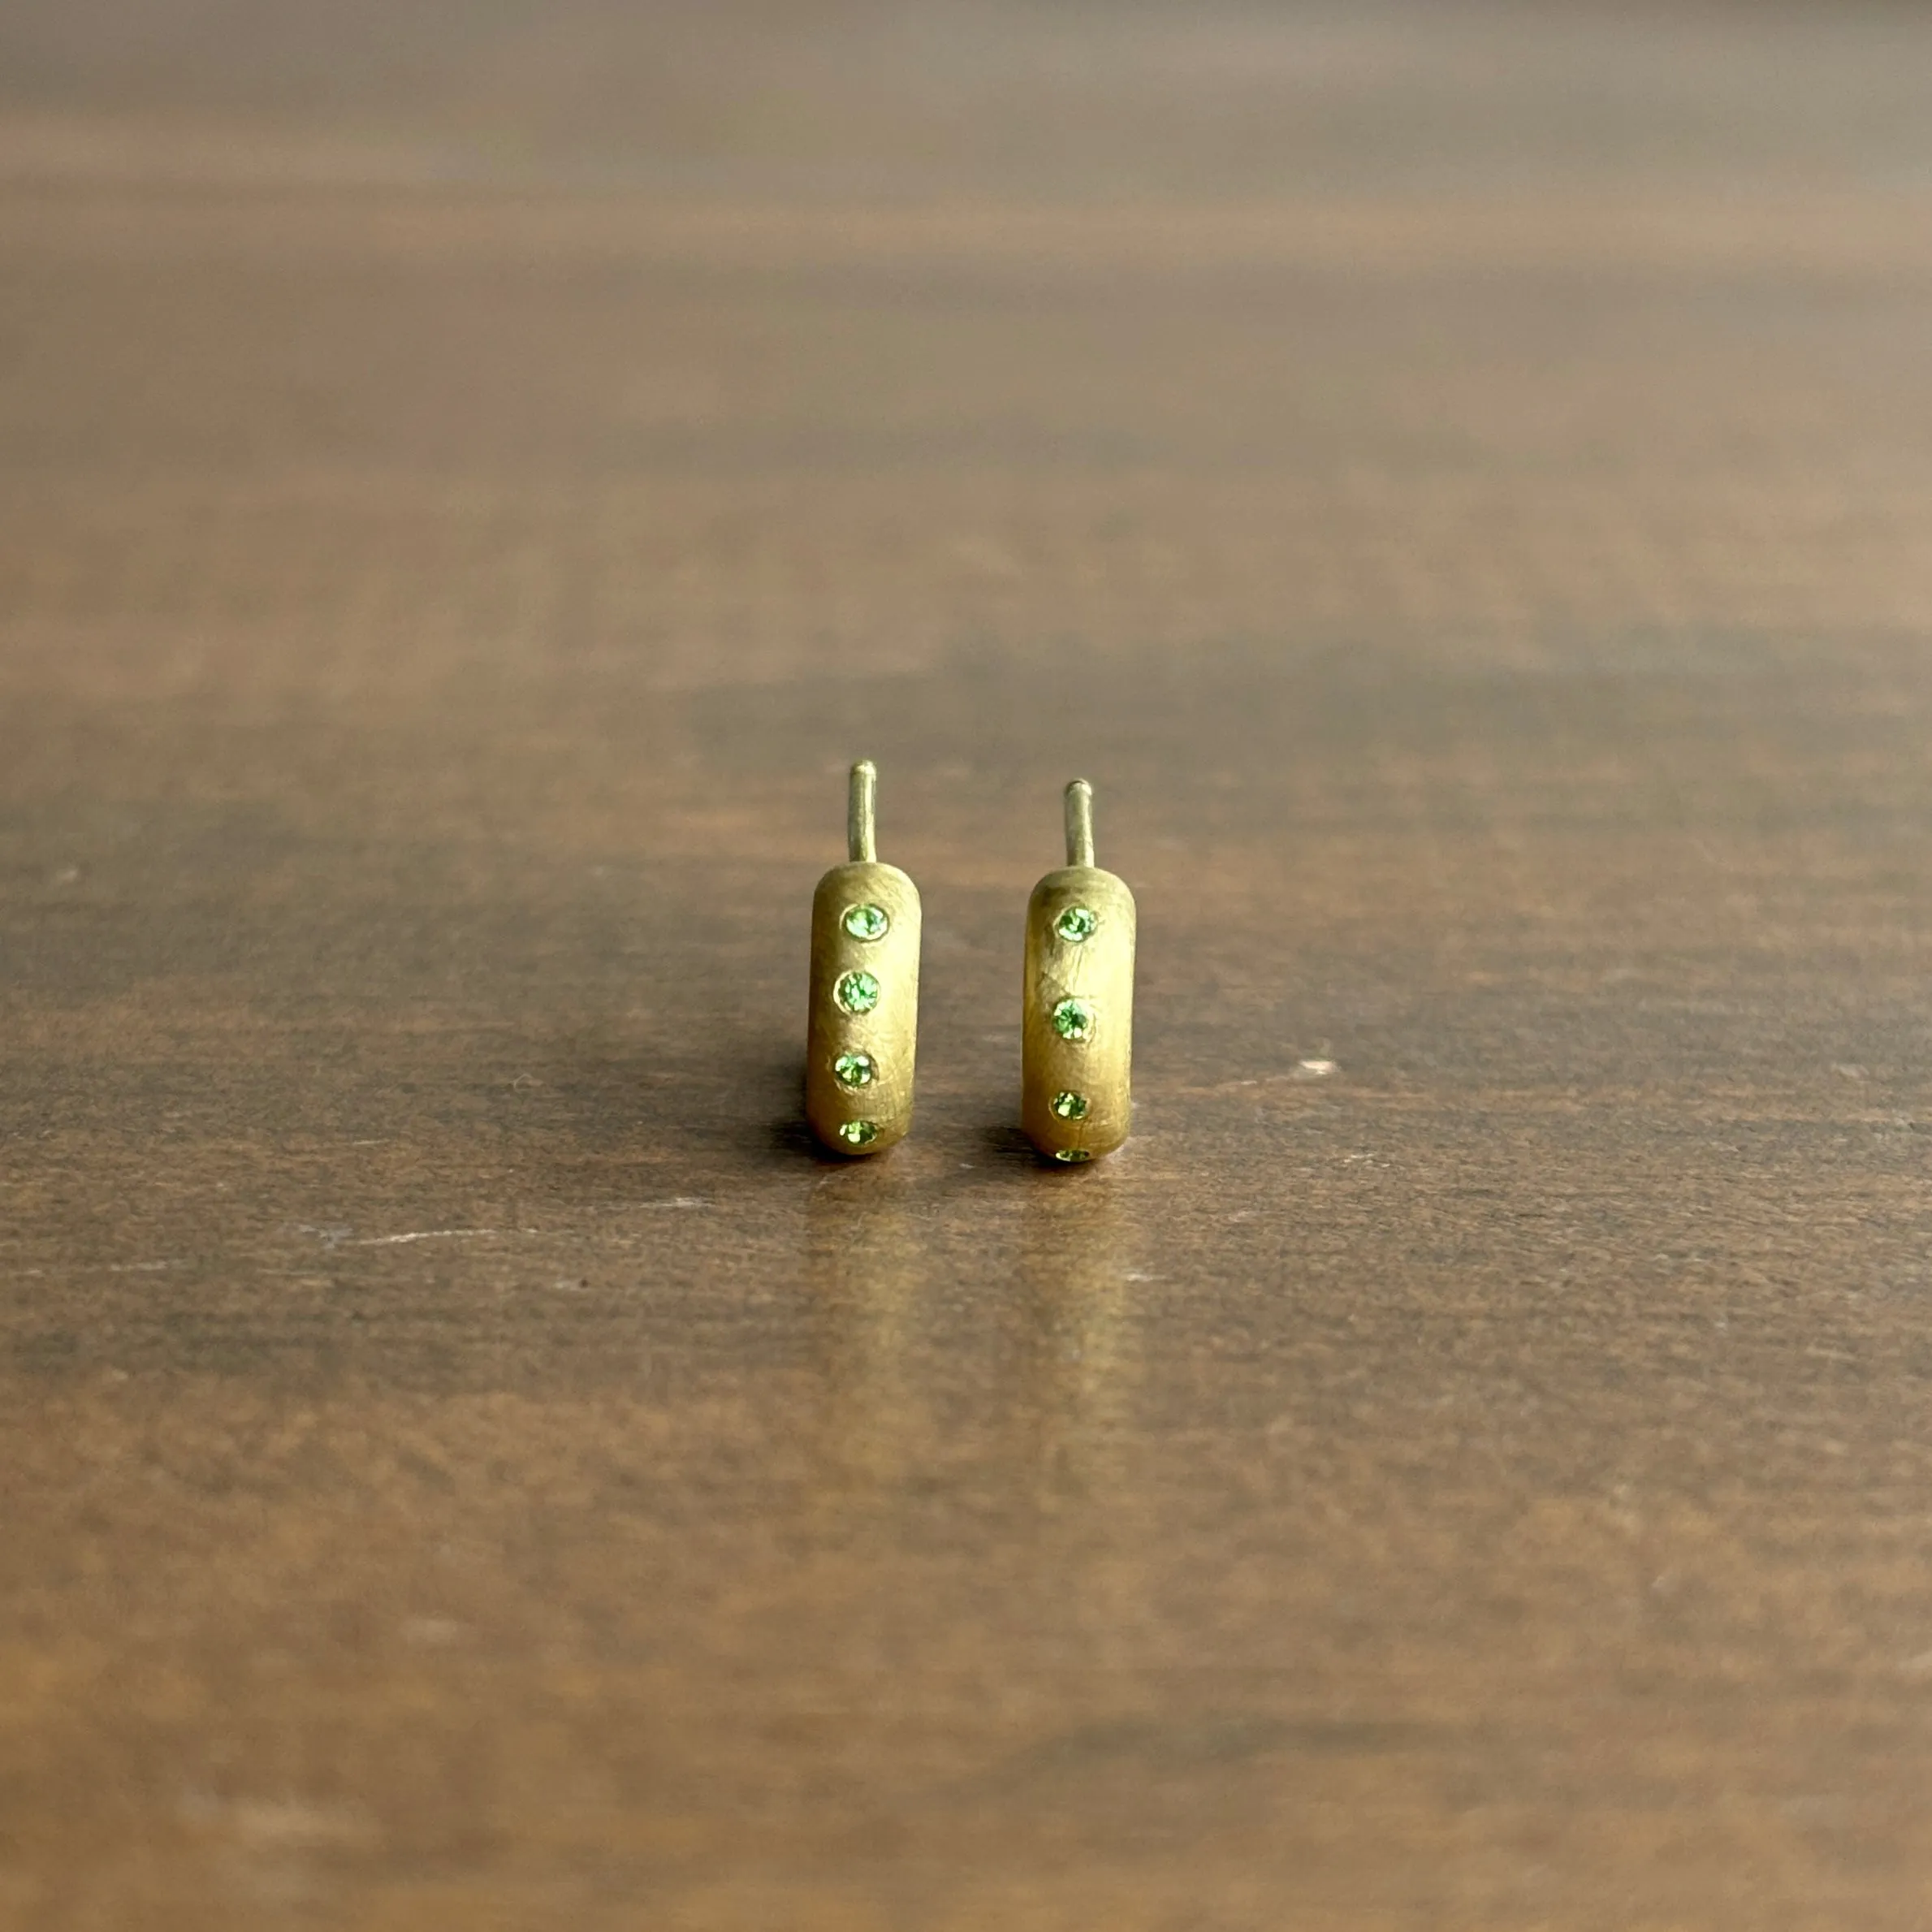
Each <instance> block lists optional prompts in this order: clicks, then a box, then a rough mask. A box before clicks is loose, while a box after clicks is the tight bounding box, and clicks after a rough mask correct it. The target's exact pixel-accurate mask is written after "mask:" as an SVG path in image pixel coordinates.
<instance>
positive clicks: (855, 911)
mask: <svg viewBox="0 0 1932 1932" xmlns="http://www.w3.org/2000/svg"><path fill="white" fill-rule="evenodd" d="M843 923H844V925H845V930H846V931H848V932H849V933H850V934H851V935H852V936H853V937H854V939H884V937H885V934H886V928H887V927H889V926H890V925H891V924H892V921H891V920H890V919H889V918H887V917H886V913H885V908H884V906H883V905H848V906H847V907H846V908H845V920H844V922H843Z"/></svg>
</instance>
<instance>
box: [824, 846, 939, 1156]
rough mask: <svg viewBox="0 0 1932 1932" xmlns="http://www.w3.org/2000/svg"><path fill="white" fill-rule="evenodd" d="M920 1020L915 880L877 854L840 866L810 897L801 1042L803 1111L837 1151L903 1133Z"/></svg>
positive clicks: (865, 1147) (866, 1148) (873, 1150)
mask: <svg viewBox="0 0 1932 1932" xmlns="http://www.w3.org/2000/svg"><path fill="white" fill-rule="evenodd" d="M854 843H855V844H856V843H858V840H857V839H856V837H855V839H854ZM918 1025H919V892H918V887H917V886H915V885H914V884H913V882H912V881H911V880H910V879H908V878H907V877H906V875H905V874H904V873H903V872H901V871H900V870H899V868H898V867H897V866H888V865H883V864H881V863H880V862H879V861H878V860H876V859H871V860H865V859H860V860H855V861H854V862H852V863H851V864H849V865H843V866H834V867H832V870H831V871H829V872H828V873H827V874H826V875H825V876H824V877H823V879H822V880H819V889H818V891H817V893H815V895H814V896H813V899H812V967H811V1014H810V1019H809V1021H808V1022H807V1024H806V1046H805V1052H806V1060H805V1116H806V1119H807V1120H808V1121H809V1122H810V1123H811V1130H812V1132H813V1133H814V1134H815V1135H817V1136H818V1138H819V1140H820V1141H822V1142H823V1143H824V1145H825V1146H826V1147H828V1148H830V1149H831V1150H832V1152H834V1153H836V1154H882V1153H884V1152H885V1150H886V1149H887V1148H889V1147H891V1146H892V1145H893V1143H894V1142H896V1141H900V1140H903V1139H905V1131H906V1129H907V1128H909V1127H910V1126H911V1125H912V1077H913V1056H914V1048H915V1047H916V1045H917V1043H918Z"/></svg>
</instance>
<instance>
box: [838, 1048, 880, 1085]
mask: <svg viewBox="0 0 1932 1932" xmlns="http://www.w3.org/2000/svg"><path fill="white" fill-rule="evenodd" d="M873 1071H874V1069H873V1065H872V1056H871V1054H870V1053H841V1054H840V1055H839V1057H838V1058H837V1059H836V1060H835V1061H832V1074H833V1077H834V1078H836V1080H837V1082H838V1083H839V1085H840V1086H841V1087H870V1086H871V1084H872V1074H873Z"/></svg>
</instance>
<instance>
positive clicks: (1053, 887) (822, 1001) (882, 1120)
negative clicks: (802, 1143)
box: [805, 760, 1135, 1166]
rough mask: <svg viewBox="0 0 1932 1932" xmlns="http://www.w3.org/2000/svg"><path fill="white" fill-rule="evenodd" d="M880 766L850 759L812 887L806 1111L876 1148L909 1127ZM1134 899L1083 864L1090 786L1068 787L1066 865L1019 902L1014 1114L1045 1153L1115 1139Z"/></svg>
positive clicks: (909, 1048)
mask: <svg viewBox="0 0 1932 1932" xmlns="http://www.w3.org/2000/svg"><path fill="white" fill-rule="evenodd" d="M878 789H879V774H878V772H876V771H875V769H874V767H873V766H872V764H871V761H870V760H865V761H862V762H861V763H858V764H856V765H854V767H852V789H851V793H850V797H849V802H848V806H847V810H846V820H845V832H846V842H847V845H848V848H849V858H848V859H847V862H846V863H845V864H844V865H842V866H834V867H832V870H831V871H829V872H828V873H827V874H826V875H825V876H824V877H823V879H822V880H819V889H818V891H817V893H815V895H814V896H813V898H812V951H811V962H812V965H811V1018H810V1025H809V1027H808V1028H807V1033H806V1063H805V1113H806V1119H807V1120H808V1121H810V1123H811V1130H812V1132H813V1133H814V1134H815V1135H817V1136H818V1138H819V1140H820V1141H821V1142H822V1143H823V1144H824V1145H825V1146H826V1147H828V1148H831V1149H832V1151H833V1152H835V1153H840V1154H881V1153H884V1152H885V1150H886V1149H887V1148H889V1147H891V1146H892V1145H893V1143H895V1142H897V1141H901V1140H903V1139H905V1135H906V1131H907V1130H908V1129H909V1128H910V1126H911V1125H912V1081H913V1057H914V1048H915V1047H916V1044H917V1041H918V1017H919V891H918V887H917V886H915V885H914V884H913V882H912V881H911V880H910V879H909V878H908V877H907V876H906V875H905V873H903V872H901V871H900V870H899V868H898V867H897V866H888V865H885V864H883V863H882V862H880V858H879V848H878V835H877V820H878ZM1134 917H1135V915H1134V895H1133V894H1132V893H1130V892H1129V891H1128V890H1127V888H1126V883H1125V882H1124V881H1123V880H1119V879H1117V878H1116V877H1115V876H1114V875H1113V873H1111V872H1104V871H1101V870H1100V867H1098V866H1096V864H1095V863H1094V862H1093V787H1092V786H1091V785H1090V784H1088V783H1087V780H1085V779H1084V778H1076V779H1075V780H1074V782H1073V783H1072V784H1070V785H1069V786H1068V787H1067V788H1066V864H1065V866H1064V867H1062V868H1061V870H1060V871H1055V872H1049V873H1048V875H1046V877H1045V878H1044V879H1043V880H1040V882H1039V884H1038V885H1036V886H1035V887H1034V888H1033V897H1032V899H1031V901H1030V902H1029V904H1028V905H1027V971H1026V993H1025V1004H1024V1006H1023V1008H1022V1032H1021V1075H1020V1123H1021V1125H1022V1126H1023V1127H1024V1128H1025V1129H1026V1130H1027V1138H1028V1139H1030V1140H1031V1142H1032V1143H1033V1144H1034V1146H1035V1148H1038V1149H1039V1152H1040V1153H1041V1154H1042V1155H1043V1156H1044V1157H1045V1158H1047V1159H1048V1160H1056V1161H1058V1162H1060V1163H1061V1164H1062V1165H1066V1166H1074V1165H1078V1164H1079V1163H1081V1162H1083V1161H1087V1160H1092V1159H1093V1158H1094V1157H1095V1156H1096V1155H1100V1154H1110V1153H1112V1152H1113V1150H1114V1149H1115V1148H1117V1147H1118V1146H1119V1145H1120V1144H1121V1143H1122V1141H1123V1140H1125V1139H1126V1138H1127V1130H1128V1126H1129V1115H1130V1104H1131V1103H1130V1097H1129V1087H1128V1077H1129V1072H1130V1063H1131V1061H1132V1058H1133V1051H1134Z"/></svg>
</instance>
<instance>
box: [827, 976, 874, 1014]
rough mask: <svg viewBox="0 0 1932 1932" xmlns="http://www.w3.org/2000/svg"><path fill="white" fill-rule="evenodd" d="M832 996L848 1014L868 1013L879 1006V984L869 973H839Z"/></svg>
mask: <svg viewBox="0 0 1932 1932" xmlns="http://www.w3.org/2000/svg"><path fill="white" fill-rule="evenodd" d="M832 997H833V998H834V999H835V1000H836V1001H838V1003H839V1005H841V1006H842V1007H844V1008H845V1011H846V1012H848V1013H870V1012H871V1010H872V1009H873V1008H874V1007H875V1006H876V1005H878V1004H879V982H878V981H877V980H876V979H874V978H873V977H872V975H871V974H870V973H867V972H864V971H856V972H850V973H841V975H839V983H838V984H837V985H836V986H835V987H834V988H832Z"/></svg>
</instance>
